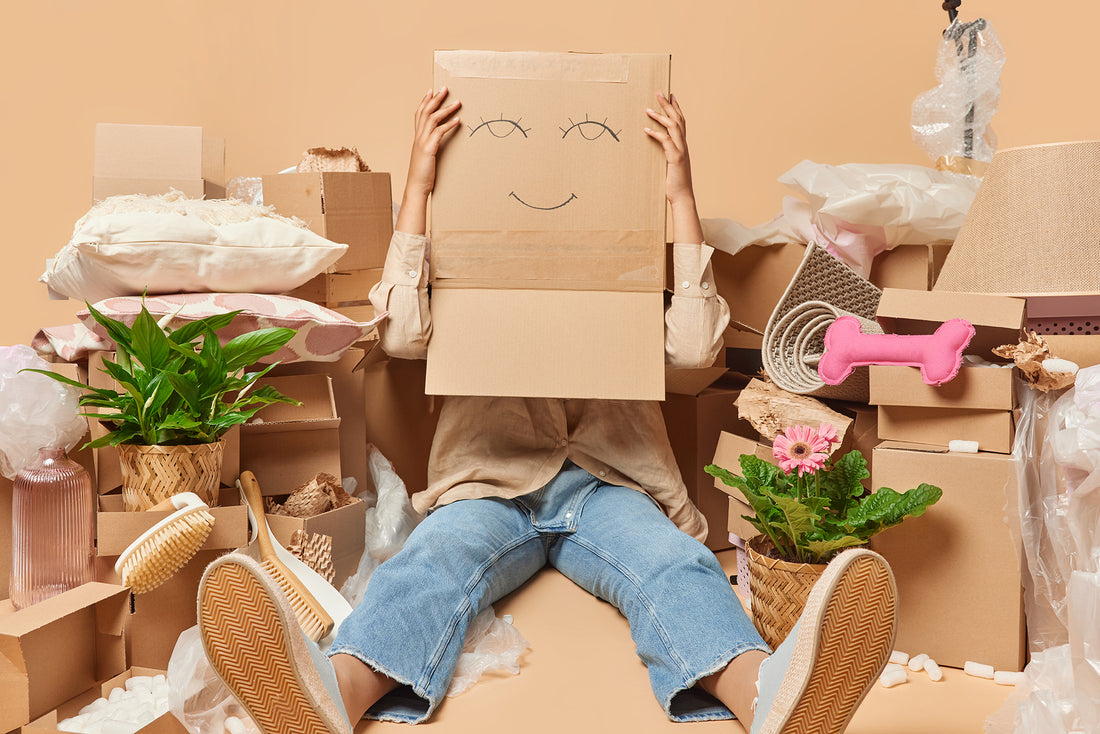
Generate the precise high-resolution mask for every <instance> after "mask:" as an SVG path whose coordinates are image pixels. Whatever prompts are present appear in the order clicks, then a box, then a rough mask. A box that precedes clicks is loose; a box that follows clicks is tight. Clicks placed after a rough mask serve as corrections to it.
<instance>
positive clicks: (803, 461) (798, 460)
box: [772, 426, 836, 476]
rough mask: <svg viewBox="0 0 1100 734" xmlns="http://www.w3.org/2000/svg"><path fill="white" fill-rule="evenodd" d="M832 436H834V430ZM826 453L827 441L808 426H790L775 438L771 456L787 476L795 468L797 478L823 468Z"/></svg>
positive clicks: (827, 449)
mask: <svg viewBox="0 0 1100 734" xmlns="http://www.w3.org/2000/svg"><path fill="white" fill-rule="evenodd" d="M829 428H832V426H829ZM833 435H834V436H835V435H836V432H835V429H834V430H833ZM828 452H829V440H828V439H827V438H824V437H822V436H821V435H820V434H819V433H818V431H817V430H815V429H813V428H811V427H810V426H791V427H790V428H788V429H787V430H786V431H784V432H783V433H781V434H779V435H778V436H776V437H775V441H774V442H773V446H772V454H773V455H774V456H775V459H776V461H778V462H779V468H780V469H782V470H783V471H785V472H786V473H788V474H790V473H791V472H792V471H794V470H795V469H796V468H797V469H798V476H802V475H803V474H806V473H808V472H809V473H812V472H815V471H817V470H818V469H820V468H821V467H823V466H825V460H826V459H828V458H829V453H828Z"/></svg>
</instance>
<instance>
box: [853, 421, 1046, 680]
mask: <svg viewBox="0 0 1100 734" xmlns="http://www.w3.org/2000/svg"><path fill="white" fill-rule="evenodd" d="M874 480H875V484H876V485H877V486H886V487H891V488H893V489H896V490H898V491H899V492H901V491H904V490H906V489H909V488H911V487H915V486H917V485H918V484H920V483H921V482H927V483H929V484H933V485H935V486H937V487H939V488H940V489H942V490H943V497H942V498H941V499H940V501H939V502H937V503H936V504H935V505H932V506H931V507H930V508H929V509H928V510H927V511H926V512H925V514H924V515H922V516H921V517H918V518H909V519H907V520H905V521H904V522H902V523H901V524H900V525H898V526H896V527H893V528H890V529H889V530H886V531H884V532H882V533H880V534H879V535H877V536H875V537H874V538H873V539H872V541H871V547H872V548H874V549H875V550H876V551H878V552H879V553H881V554H882V555H883V556H885V557H886V559H887V560H888V561H889V562H890V565H891V567H892V568H893V570H894V576H895V578H896V580H897V585H898V600H899V615H900V622H899V627H898V639H897V643H896V644H895V648H896V649H898V650H904V651H906V652H908V653H910V654H913V655H915V654H917V653H922V652H923V653H927V654H928V655H930V656H931V657H932V658H933V659H934V660H936V662H938V663H939V664H940V665H950V666H953V667H957V668H961V667H962V666H963V664H964V663H965V662H966V661H967V660H973V661H975V662H978V663H984V664H987V665H992V666H993V667H994V668H995V669H996V670H1021V669H1022V667H1023V664H1024V658H1025V654H1026V640H1025V636H1024V612H1023V592H1022V589H1021V578H1020V558H1021V555H1022V553H1021V549H1020V546H1019V543H1018V542H1017V541H1016V540H1014V539H1013V533H1012V531H1011V530H1010V528H1009V526H1008V524H1007V523H1006V521H1005V516H1006V512H1007V513H1008V515H1009V516H1013V517H1014V516H1015V515H1016V512H1017V510H1016V508H1015V506H1014V504H1015V503H1014V502H1013V501H1012V498H1014V497H1015V496H1016V466H1015V461H1014V460H1013V457H1012V456H1011V455H1004V454H991V453H984V452H983V453H977V454H952V453H947V452H943V451H940V450H936V449H929V448H928V447H920V446H912V445H905V444H899V443H895V442H888V443H884V444H881V445H880V446H879V447H878V448H877V449H876V450H875V476H874ZM1006 504H1007V505H1008V507H1007V509H1006Z"/></svg>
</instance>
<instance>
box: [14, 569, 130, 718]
mask: <svg viewBox="0 0 1100 734" xmlns="http://www.w3.org/2000/svg"><path fill="white" fill-rule="evenodd" d="M129 597H130V593H129V590H128V589H125V588H123V587H120V586H115V585H111V584H100V583H90V584H84V585H83V586H79V587H77V588H75V589H71V590H69V591H66V592H64V593H62V594H59V595H57V596H55V597H52V598H50V599H46V600H45V601H42V602H39V603H38V604H34V605H32V606H29V607H26V608H24V609H20V610H18V611H16V610H15V609H14V608H13V607H12V605H11V602H10V601H5V602H3V604H2V605H0V691H3V693H2V694H0V731H10V730H12V729H15V728H17V727H20V726H23V725H24V724H26V723H28V722H29V721H31V720H32V719H37V718H38V717H39V716H42V715H43V714H45V713H47V712H48V711H50V710H51V709H53V708H55V707H57V706H58V705H59V704H61V703H63V702H65V701H67V700H69V699H70V698H72V697H73V696H75V695H77V694H79V693H81V692H82V691H85V690H87V689H88V688H89V687H91V686H92V685H94V684H95V682H96V681H99V680H103V679H104V678H107V677H109V676H112V675H115V674H117V673H118V672H119V671H122V670H125V669H126V650H125V645H124V641H123V629H124V625H125V621H126V617H127V611H128V609H127V606H128V603H129Z"/></svg>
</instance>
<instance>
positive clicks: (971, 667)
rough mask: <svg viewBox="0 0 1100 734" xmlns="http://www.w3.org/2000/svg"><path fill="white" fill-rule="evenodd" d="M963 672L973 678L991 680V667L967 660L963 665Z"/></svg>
mask: <svg viewBox="0 0 1100 734" xmlns="http://www.w3.org/2000/svg"><path fill="white" fill-rule="evenodd" d="M963 672H964V673H966V674H967V675H972V676H974V677H975V678H988V679H989V680H993V666H992V665H983V664H982V663H975V662H974V661H973V660H967V661H966V662H965V663H963Z"/></svg>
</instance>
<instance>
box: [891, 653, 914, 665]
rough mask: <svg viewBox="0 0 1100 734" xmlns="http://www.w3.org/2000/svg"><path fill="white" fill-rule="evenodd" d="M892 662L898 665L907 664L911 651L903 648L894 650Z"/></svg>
mask: <svg viewBox="0 0 1100 734" xmlns="http://www.w3.org/2000/svg"><path fill="white" fill-rule="evenodd" d="M890 662H891V663H896V664H897V665H905V664H906V663H908V662H909V653H907V652H902V651H901V650H894V651H893V652H891V653H890Z"/></svg>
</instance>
